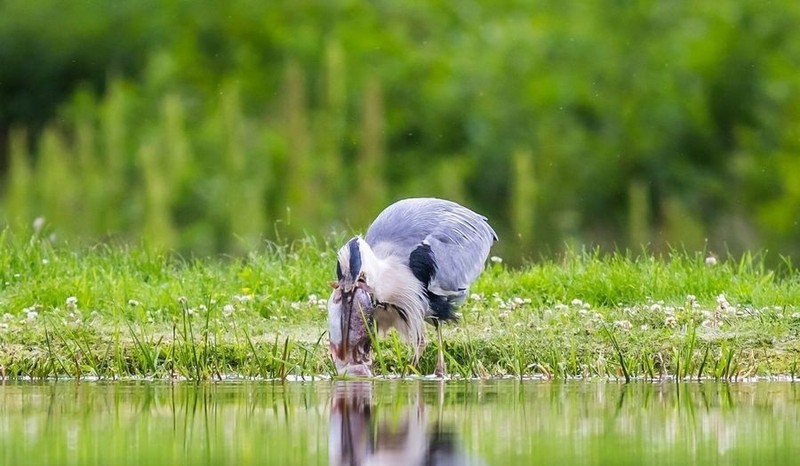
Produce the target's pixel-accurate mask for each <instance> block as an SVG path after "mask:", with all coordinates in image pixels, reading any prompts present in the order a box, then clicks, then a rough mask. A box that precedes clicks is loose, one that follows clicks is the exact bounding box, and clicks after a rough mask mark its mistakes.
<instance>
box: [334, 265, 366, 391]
mask: <svg viewBox="0 0 800 466" xmlns="http://www.w3.org/2000/svg"><path fill="white" fill-rule="evenodd" d="M370 304H371V302H370V295H369V293H368V292H367V290H366V289H364V288H363V287H361V286H359V284H354V283H352V282H351V283H347V280H341V281H339V282H338V283H337V286H336V287H335V288H334V291H333V293H332V294H331V298H330V299H329V300H328V325H329V333H330V335H331V338H330V350H331V356H332V357H333V360H334V363H335V364H336V369H337V371H338V372H339V373H340V374H343V375H345V374H346V375H371V372H372V371H371V369H370V366H371V364H372V361H371V359H370V346H371V340H370V334H369V327H370V323H369V322H370V321H371V318H372V317H371V314H372V309H371V307H370Z"/></svg>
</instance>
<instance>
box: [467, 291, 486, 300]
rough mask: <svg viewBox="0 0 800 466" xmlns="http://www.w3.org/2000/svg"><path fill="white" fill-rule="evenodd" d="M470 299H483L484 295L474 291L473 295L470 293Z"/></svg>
mask: <svg viewBox="0 0 800 466" xmlns="http://www.w3.org/2000/svg"><path fill="white" fill-rule="evenodd" d="M469 299H471V300H473V301H483V297H482V296H481V295H479V294H478V293H472V294H471V295H469Z"/></svg>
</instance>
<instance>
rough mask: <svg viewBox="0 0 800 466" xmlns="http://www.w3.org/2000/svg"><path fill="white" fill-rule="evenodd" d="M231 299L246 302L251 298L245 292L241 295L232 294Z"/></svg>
mask: <svg viewBox="0 0 800 466" xmlns="http://www.w3.org/2000/svg"><path fill="white" fill-rule="evenodd" d="M233 299H234V300H235V301H237V302H240V303H246V302H248V301H250V300H251V299H252V297H251V296H250V295H247V294H241V295H240V294H237V295H233Z"/></svg>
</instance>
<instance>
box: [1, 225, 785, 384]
mask: <svg viewBox="0 0 800 466" xmlns="http://www.w3.org/2000/svg"><path fill="white" fill-rule="evenodd" d="M338 245H339V241H338V239H337V240H331V241H329V242H323V241H315V240H311V239H307V240H304V241H300V242H296V243H293V244H292V245H288V246H276V245H268V246H264V247H263V248H262V249H260V250H258V251H254V252H253V253H251V254H249V255H246V256H242V257H219V258H201V259H185V258H180V257H175V256H173V255H169V254H164V253H160V252H156V251H154V250H151V249H149V248H147V247H123V246H109V245H100V246H96V247H94V248H82V249H80V250H76V249H71V248H68V247H54V246H52V245H51V244H50V243H49V242H48V241H47V240H45V239H43V238H40V237H38V236H34V237H33V238H31V239H30V240H26V241H20V240H15V239H12V237H11V236H10V235H9V234H8V233H4V234H2V236H0V366H2V368H3V369H2V370H3V371H4V373H5V376H6V377H9V378H22V377H25V378H27V377H32V378H44V377H56V376H68V377H86V376H95V377H102V378H117V377H128V376H144V377H156V378H170V377H182V378H190V379H215V378H222V377H226V376H229V375H236V376H243V377H265V378H283V377H289V376H301V375H304V376H308V375H331V374H332V370H333V369H332V365H331V364H330V362H329V360H328V357H327V336H326V334H325V327H326V310H325V299H326V298H327V295H328V290H329V288H328V281H329V280H331V279H332V277H333V267H334V265H333V264H334V262H333V261H334V257H335V250H336V248H337V246H338ZM762 259H763V258H762V257H761V256H760V255H759V256H751V255H746V256H744V257H742V258H720V259H718V260H716V262H715V263H711V264H710V263H708V262H707V261H706V254H705V253H702V252H698V253H694V252H675V253H673V254H670V255H668V256H663V257H653V256H650V255H646V254H640V255H633V254H632V255H625V254H612V255H601V254H599V253H596V252H585V251H582V252H574V253H571V254H568V255H567V256H565V257H562V258H561V259H559V260H554V261H543V262H537V263H535V264H532V265H530V266H528V267H525V268H522V269H513V270H512V269H507V268H506V267H505V266H504V265H503V263H502V262H501V261H500V260H499V258H496V259H495V260H493V261H492V262H491V263H490V265H489V267H488V268H487V271H486V272H485V273H484V274H483V275H482V276H481V278H480V279H479V281H478V282H477V283H476V284H475V286H474V287H473V289H472V290H471V291H472V296H471V297H470V299H468V301H467V302H466V303H465V304H464V306H462V308H461V309H460V311H461V314H462V318H461V322H460V323H459V324H458V325H450V326H447V327H446V329H445V347H446V348H445V349H446V352H447V357H448V368H449V372H450V373H451V374H452V375H454V376H464V377H473V376H498V375H515V376H530V375H540V376H544V377H552V378H567V377H574V376H583V377H619V378H625V377H626V376H628V377H643V378H660V377H676V376H677V377H681V378H689V377H690V378H697V377H711V378H737V377H749V376H756V375H758V376H772V375H791V376H795V373H796V369H797V362H798V359H800V358H799V357H798V355H799V354H800V343H798V334H799V333H800V273H798V271H797V270H796V269H795V268H794V267H793V266H792V265H791V264H789V263H788V261H787V262H785V263H784V265H783V266H782V267H781V268H780V269H774V270H773V269H767V268H766V267H765V266H764V265H763V264H764V263H763V260H762ZM711 262H714V261H711ZM428 335H429V336H430V337H432V336H433V332H432V330H431V329H428ZM435 351H436V348H435V343H431V344H430V345H429V346H428V348H427V349H426V351H425V353H424V355H423V358H422V360H421V363H420V367H419V371H420V372H421V373H430V372H432V370H433V366H434V364H435ZM410 357H411V349H410V348H409V347H408V346H407V345H404V344H402V343H401V342H400V341H398V340H397V338H396V337H395V336H394V335H389V336H387V337H385V338H383V339H381V340H380V344H379V345H378V347H377V351H376V355H375V370H376V372H377V373H378V374H380V375H384V374H400V375H405V374H412V373H414V371H415V370H416V368H412V367H410V366H409V364H408V363H409V361H410Z"/></svg>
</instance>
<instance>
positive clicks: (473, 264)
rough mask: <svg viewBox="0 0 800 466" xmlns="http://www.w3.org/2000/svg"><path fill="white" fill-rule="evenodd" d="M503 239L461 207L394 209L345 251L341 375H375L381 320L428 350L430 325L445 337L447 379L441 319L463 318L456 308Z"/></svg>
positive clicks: (333, 306)
mask: <svg viewBox="0 0 800 466" xmlns="http://www.w3.org/2000/svg"><path fill="white" fill-rule="evenodd" d="M495 241H497V234H496V233H495V231H494V229H492V227H491V226H490V225H489V222H488V220H487V219H486V217H484V216H482V215H479V214H477V213H475V212H473V211H471V210H469V209H467V208H466V207H463V206H461V205H459V204H457V203H455V202H452V201H447V200H443V199H436V198H411V199H404V200H401V201H398V202H395V203H394V204H392V205H390V206H388V207H387V208H386V209H384V210H383V212H381V213H380V214H379V215H378V217H377V218H376V219H375V220H374V221H373V222H372V224H371V225H370V226H369V228H368V229H367V233H366V235H364V237H361V236H356V237H354V238H352V239H350V240H349V241H348V242H347V243H346V244H345V245H344V246H343V247H342V248H341V249H340V250H339V252H338V257H337V264H336V276H337V281H336V282H335V283H334V284H333V287H334V289H333V292H332V293H331V296H330V298H329V299H328V333H329V338H330V350H331V356H332V357H333V360H334V362H335V364H336V368H337V371H338V372H339V373H343V374H351V375H371V364H372V360H371V357H370V351H371V340H370V334H369V331H368V329H369V328H370V327H371V325H372V324H373V323H374V324H375V326H376V327H377V329H378V330H379V331H381V332H385V331H388V330H389V329H391V328H394V329H396V330H397V332H398V333H399V334H400V335H401V336H403V337H405V339H407V340H408V341H410V342H411V343H412V344H415V345H416V346H415V352H414V355H415V356H414V360H415V361H414V363H415V364H416V362H417V360H418V358H419V356H420V353H421V351H422V349H423V348H424V345H425V335H424V323H423V322H428V323H430V324H432V325H433V326H434V327H435V328H436V331H437V336H438V339H439V352H438V357H437V362H436V372H435V373H436V374H437V375H439V376H441V375H444V371H445V362H444V353H443V349H442V333H441V327H440V324H441V322H445V321H452V320H456V314H455V306H457V305H459V304H461V303H462V302H463V301H464V300H465V298H466V297H467V295H468V292H469V287H470V285H471V284H472V282H474V281H475V279H476V278H478V276H479V275H480V274H481V272H482V271H483V268H484V265H485V263H486V258H487V257H488V255H489V250H490V249H491V247H492V244H494V242H495Z"/></svg>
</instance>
